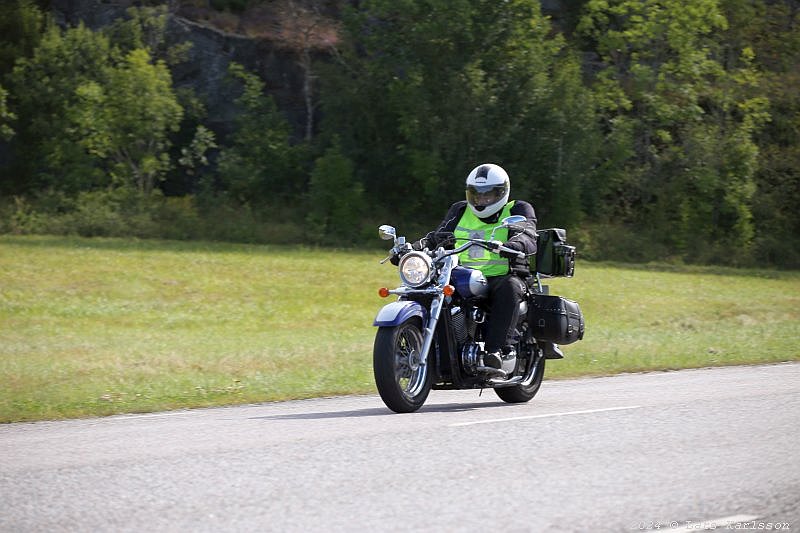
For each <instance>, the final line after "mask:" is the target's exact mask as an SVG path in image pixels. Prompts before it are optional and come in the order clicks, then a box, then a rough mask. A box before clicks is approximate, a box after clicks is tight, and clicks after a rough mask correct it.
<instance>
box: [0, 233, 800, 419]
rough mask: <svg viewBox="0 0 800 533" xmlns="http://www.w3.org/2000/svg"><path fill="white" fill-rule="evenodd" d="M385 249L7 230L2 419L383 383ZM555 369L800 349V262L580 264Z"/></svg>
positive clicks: (786, 354) (713, 359) (658, 364)
mask: <svg viewBox="0 0 800 533" xmlns="http://www.w3.org/2000/svg"><path fill="white" fill-rule="evenodd" d="M381 258H382V254H381V253H380V252H374V251H372V252H354V251H336V250H319V249H309V248H298V247H277V246H275V247H273V246H246V245H228V244H207V243H176V242H158V241H135V240H117V239H77V238H74V239H71V238H51V237H13V236H0V421H3V422H8V421H20V420H41V419H51V418H64V417H80V416H88V415H105V414H112V413H123V412H146V411H153V410H162V409H170V408H178V407H197V406H208V405H220V404H233V403H246V402H260V401H268V400H282V399H288V398H305V397H313V396H323V395H334V394H344V393H367V392H374V385H373V382H372V371H371V350H372V340H373V335H374V328H372V326H371V324H372V319H373V317H374V315H375V313H376V311H377V310H378V309H379V308H380V306H381V305H383V304H384V303H386V301H385V300H381V299H380V298H378V296H377V289H378V287H380V286H387V285H395V284H396V280H397V277H396V272H395V270H394V268H393V267H391V266H390V265H388V264H387V265H379V264H378V260H379V259H381ZM551 281H552V282H551V292H553V293H557V294H562V295H564V296H567V297H569V298H572V299H575V300H578V301H579V302H580V303H581V307H582V309H583V311H584V314H585V315H586V320H587V332H586V338H585V339H584V340H583V341H581V342H579V343H576V344H573V345H570V346H567V347H565V352H566V354H567V357H566V359H564V360H562V361H553V362H551V363H550V365H549V366H548V377H551V378H552V377H569V376H578V375H600V374H611V373H616V372H625V371H641V370H659V369H676V368H685V367H698V366H710V365H727V364H745V363H764V362H775V361H785V360H798V359H800V348H798V341H797V339H798V334H800V320H799V319H800V273H797V272H774V271H769V272H752V271H739V270H730V269H714V268H690V267H686V268H678V267H674V268H673V267H660V268H659V267H648V266H641V267H637V266H624V265H604V264H590V263H585V262H580V261H579V263H578V270H577V275H576V277H575V278H573V279H569V280H566V279H559V280H551Z"/></svg>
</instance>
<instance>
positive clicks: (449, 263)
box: [420, 256, 458, 365]
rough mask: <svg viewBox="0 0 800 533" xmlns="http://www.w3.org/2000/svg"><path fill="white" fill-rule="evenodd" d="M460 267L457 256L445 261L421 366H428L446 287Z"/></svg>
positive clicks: (426, 328) (426, 332) (427, 330)
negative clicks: (451, 276) (429, 353)
mask: <svg viewBox="0 0 800 533" xmlns="http://www.w3.org/2000/svg"><path fill="white" fill-rule="evenodd" d="M457 265H458V259H457V258H456V256H450V257H448V258H446V259H445V264H444V266H443V267H442V269H441V270H440V271H439V279H437V280H436V289H437V290H436V296H434V298H433V300H432V301H431V309H430V314H429V315H428V323H427V324H425V331H424V333H425V339H424V340H423V342H422V353H421V354H420V364H421V365H426V364H428V352H430V349H431V345H432V344H433V338H434V336H435V335H436V325H437V324H438V323H439V316H440V315H441V313H442V307H443V306H444V299H445V298H446V296H445V294H444V287H445V286H446V285H447V284H448V283H450V274H451V273H452V272H453V268H455V267H456V266H457Z"/></svg>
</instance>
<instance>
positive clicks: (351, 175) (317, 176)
mask: <svg viewBox="0 0 800 533" xmlns="http://www.w3.org/2000/svg"><path fill="white" fill-rule="evenodd" d="M309 189H310V192H309V200H310V205H309V208H308V216H307V218H306V221H307V222H308V224H309V227H310V230H311V233H312V234H313V236H314V238H316V239H320V240H322V239H324V238H325V237H334V238H335V240H336V242H337V243H340V244H341V243H345V242H348V241H351V240H352V239H353V238H354V237H356V236H357V235H358V228H359V222H360V221H361V214H362V213H363V210H364V205H365V203H364V198H363V187H362V186H361V184H360V183H359V182H358V181H357V180H356V177H355V168H354V166H353V162H352V161H351V160H350V159H348V158H347V157H346V156H345V155H343V154H342V153H341V149H340V147H339V144H338V143H337V142H334V144H333V145H332V146H331V147H330V148H328V149H327V150H326V151H325V154H324V155H323V156H322V157H320V158H319V159H317V160H316V162H315V164H314V169H313V171H312V172H311V182H310V185H309Z"/></svg>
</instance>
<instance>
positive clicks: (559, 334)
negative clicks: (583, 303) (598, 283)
mask: <svg viewBox="0 0 800 533" xmlns="http://www.w3.org/2000/svg"><path fill="white" fill-rule="evenodd" d="M531 303H532V305H531V306H530V307H529V308H528V321H529V322H528V323H529V324H530V327H531V329H532V331H533V336H534V337H536V340H539V341H549V342H555V343H556V344H572V343H573V342H575V341H579V340H581V339H582V338H583V331H584V328H585V324H584V321H583V313H581V308H580V306H579V305H578V302H574V301H572V300H567V299H566V298H562V297H560V296H551V295H549V294H534V295H533V302H531Z"/></svg>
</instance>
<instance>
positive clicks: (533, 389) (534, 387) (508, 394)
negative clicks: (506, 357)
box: [494, 354, 545, 403]
mask: <svg viewBox="0 0 800 533" xmlns="http://www.w3.org/2000/svg"><path fill="white" fill-rule="evenodd" d="M534 356H535V357H537V360H536V361H534V365H536V366H535V367H534V369H533V376H532V379H531V381H530V382H529V383H525V384H520V385H515V386H513V387H502V388H498V389H494V392H496V393H497V395H498V396H499V397H500V399H501V400H503V401H504V402H506V403H524V402H528V401H530V400H531V399H532V398H533V397H534V396H536V393H537V392H539V387H541V386H542V378H544V361H545V359H544V357H542V356H541V355H538V354H534Z"/></svg>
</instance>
